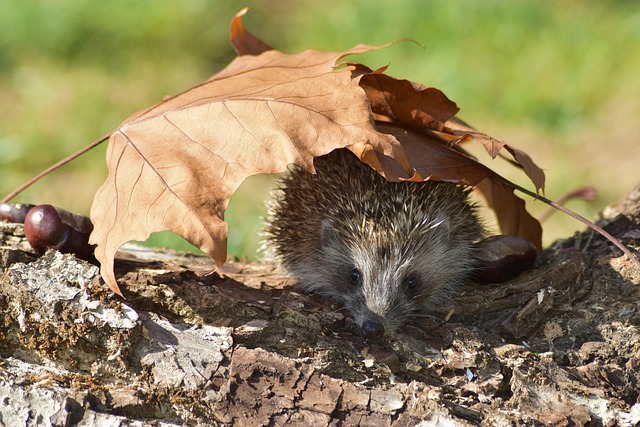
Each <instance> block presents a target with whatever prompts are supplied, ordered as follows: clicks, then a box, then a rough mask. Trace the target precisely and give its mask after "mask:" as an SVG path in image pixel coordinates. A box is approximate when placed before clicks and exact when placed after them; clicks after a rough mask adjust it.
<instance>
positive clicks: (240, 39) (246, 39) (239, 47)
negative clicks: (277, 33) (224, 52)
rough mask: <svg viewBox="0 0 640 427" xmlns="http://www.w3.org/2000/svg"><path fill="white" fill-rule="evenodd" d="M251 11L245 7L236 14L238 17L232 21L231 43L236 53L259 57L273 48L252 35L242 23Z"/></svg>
mask: <svg viewBox="0 0 640 427" xmlns="http://www.w3.org/2000/svg"><path fill="white" fill-rule="evenodd" d="M248 10H249V8H248V7H245V8H244V9H242V10H241V11H240V12H238V13H236V16H234V17H233V20H232V21H231V28H230V31H229V32H230V35H229V41H230V42H231V46H233V49H234V50H235V51H236V53H237V54H238V55H240V56H241V55H259V54H261V53H262V52H266V51H268V50H271V49H272V47H271V46H269V45H268V44H266V43H265V42H263V41H262V40H260V39H259V38H257V37H256V36H254V35H253V34H251V33H250V32H249V31H247V30H246V29H245V28H244V24H243V23H242V17H243V16H244V15H245V14H246V13H247V11H248Z"/></svg>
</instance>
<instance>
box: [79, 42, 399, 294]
mask: <svg viewBox="0 0 640 427" xmlns="http://www.w3.org/2000/svg"><path fill="white" fill-rule="evenodd" d="M371 49H375V48H374V47H369V46H363V45H360V46H356V47H355V48H353V49H351V50H348V51H345V52H337V53H335V52H332V53H324V52H318V51H305V52H301V53H299V54H295V55H286V54H283V53H281V52H278V51H275V50H269V51H266V52H264V53H262V54H260V55H258V56H250V55H244V56H240V57H237V58H236V59H235V60H234V61H233V62H231V64H229V66H228V67H227V68H226V69H224V70H222V71H221V72H220V73H218V74H217V75H215V76H213V77H212V78H211V79H209V80H207V81H206V82H205V83H203V84H201V85H199V86H196V87H194V88H193V89H191V90H189V91H186V92H184V93H182V94H180V95H178V96H175V97H172V98H169V99H167V100H166V101H164V102H161V103H159V104H157V105H155V106H154V107H151V108H149V109H146V110H143V111H141V112H139V113H137V114H134V115H133V116H132V117H131V118H129V119H128V120H127V121H125V122H124V123H123V124H122V125H121V126H120V127H119V128H118V129H117V130H115V131H114V132H113V134H112V136H111V138H110V140H109V147H108V150H107V163H108V167H109V174H108V177H107V180H106V181H105V183H104V184H103V185H102V186H101V187H100V189H99V190H98V192H97V193H96V196H95V198H94V202H93V205H92V208H91V220H92V221H93V223H94V224H95V229H94V231H93V233H92V235H91V242H93V243H95V244H97V247H96V252H95V253H96V258H97V259H98V260H99V261H100V263H101V272H102V275H103V277H104V279H105V281H106V282H107V283H108V285H109V286H110V287H111V288H112V289H113V290H114V291H115V292H118V293H119V290H118V287H117V284H116V281H115V276H114V274H113V257H114V256H115V253H116V251H117V250H118V248H119V247H120V246H121V245H122V244H124V243H126V242H128V241H131V240H145V239H147V238H148V237H149V235H150V234H151V233H153V232H156V231H163V230H169V231H173V232H175V233H177V234H179V235H180V236H182V237H184V238H185V239H186V240H188V241H189V242H191V243H193V244H194V245H196V246H198V247H199V248H200V249H202V250H203V251H204V252H206V253H207V254H208V255H209V256H211V257H212V258H213V259H214V260H216V262H217V263H218V264H219V265H220V264H222V263H224V261H225V258H226V236H227V226H226V224H225V222H224V211H225V209H226V207H227V204H228V201H229V199H230V198H231V196H232V195H233V193H234V191H235V190H236V188H237V187H238V186H239V185H240V183H242V181H244V179H246V178H247V177H248V176H251V175H254V174H258V173H276V172H281V171H284V170H285V169H286V168H287V165H289V164H291V163H295V164H298V165H300V166H302V167H304V168H306V169H308V170H312V167H313V166H312V164H313V158H314V156H321V155H323V154H326V153H328V152H329V151H331V150H333V149H335V148H340V147H345V146H348V145H352V144H356V143H360V144H365V143H366V144H371V145H373V146H374V147H376V149H377V150H380V151H382V152H393V148H390V146H391V145H393V144H396V141H395V140H394V138H393V137H391V136H389V135H386V134H381V133H378V132H376V130H375V127H374V125H373V120H372V117H371V111H370V109H369V104H368V101H367V98H366V96H365V94H364V92H363V91H362V89H360V88H359V87H358V85H357V84H356V83H355V82H353V81H352V79H351V71H352V67H348V66H347V67H344V68H341V69H339V70H334V69H333V68H334V65H335V63H336V61H337V60H339V59H340V58H342V57H343V56H345V55H349V54H352V53H359V52H364V51H367V50H371ZM396 145H397V144H396Z"/></svg>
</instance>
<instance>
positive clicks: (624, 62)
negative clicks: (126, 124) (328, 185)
mask: <svg viewBox="0 0 640 427" xmlns="http://www.w3.org/2000/svg"><path fill="white" fill-rule="evenodd" d="M244 6H249V7H250V12H249V14H248V15H247V16H245V25H246V26H247V28H249V29H250V30H251V31H252V32H254V34H256V35H258V36H259V37H261V38H262V39H263V40H264V41H266V42H267V43H269V44H270V45H272V46H274V47H276V48H278V49H280V50H283V51H285V52H297V51H300V50H303V49H307V48H316V49H321V50H334V51H337V50H344V49H347V48H349V47H351V46H353V45H355V44H357V43H368V44H383V43H386V42H388V41H391V40H396V39H403V38H407V39H412V40H415V41H417V42H418V43H420V44H421V45H422V46H423V47H420V46H418V45H417V44H415V43H399V44H396V45H394V46H392V47H389V48H387V49H384V50H382V51H379V52H375V53H370V54H366V55H361V56H359V57H354V59H355V60H357V61H359V62H363V63H365V64H367V65H369V66H371V67H373V68H376V67H379V66H383V65H387V64H388V65H389V69H388V73H389V74H392V75H394V76H396V77H402V78H407V79H410V80H413V81H417V82H420V83H423V84H426V85H430V86H435V87H437V88H439V89H441V90H442V91H444V93H445V94H447V95H448V96H449V98H451V99H452V100H454V101H455V102H456V103H457V104H458V106H459V107H460V108H461V113H460V116H461V117H462V118H463V119H465V120H466V121H468V122H470V123H471V124H473V125H475V126H476V127H478V128H479V129H481V130H483V131H485V132H487V133H489V134H491V135H493V136H495V137H497V138H500V139H503V140H506V141H508V142H510V143H512V144H513V145H515V146H517V147H519V148H521V149H523V150H524V151H525V152H527V153H528V154H530V155H531V156H532V157H533V158H534V159H535V160H536V161H537V163H538V164H539V165H540V166H541V167H543V168H544V169H545V171H546V173H547V189H546V195H547V196H548V197H550V198H557V197H559V196H560V195H561V194H563V193H565V192H567V191H569V190H570V189H573V188H575V187H578V186H582V185H587V184H589V185H594V186H596V187H597V189H598V190H599V197H598V199H597V200H596V201H595V202H591V203H587V202H581V201H574V202H571V203H570V204H569V207H570V208H572V209H574V210H576V211H578V212H580V213H582V214H583V215H585V216H586V217H588V218H594V217H596V215H597V213H598V212H599V211H600V210H602V209H603V207H604V206H606V205H608V204H611V203H613V202H615V201H616V200H619V199H621V198H622V197H623V196H624V195H625V194H626V193H627V192H628V191H629V190H631V188H632V187H633V186H634V185H635V184H637V183H638V182H639V181H640V179H639V177H640V173H639V172H638V171H639V166H640V136H638V135H639V133H640V132H639V131H640V74H639V70H640V6H639V5H638V4H637V2H634V1H624V0H617V1H614V0H598V1H595V0H584V1H578V0H565V1H562V2H557V1H551V0H535V1H533V0H523V1H520V2H517V3H515V2H504V1H497V0H457V1H449V0H431V1H424V0H396V1H394V2H381V1H372V0H368V1H365V0H351V1H340V0H337V1H329V2H317V1H312V0H296V1H293V0H272V1H266V0H262V1H258V0H255V1H236V0H182V1H181V2H175V1H170V0H137V1H135V2H131V1H125V0H110V1H109V2H76V1H72V0H48V1H45V0H39V1H30V2H21V1H18V0H9V1H8V3H5V4H4V6H3V12H2V14H0V35H1V36H0V111H1V112H2V113H1V114H2V120H0V194H3V195H4V194H6V193H8V192H9V191H11V190H12V189H13V188H15V187H16V186H17V185H19V184H21V183H22V182H24V181H25V180H27V179H28V178H30V177H31V176H33V175H35V174H36V173H37V172H38V171H40V170H42V169H44V168H45V167H47V166H49V165H50V164H52V163H54V162H56V161H58V160H59V159H61V158H63V157H65V156H66V155H68V154H70V153H71V152H73V151H75V150H77V149H79V148H81V147H83V146H85V145H87V144H88V143H89V142H91V141H92V140H94V139H96V138H98V137H100V136H101V135H104V134H106V133H107V132H109V131H110V130H112V129H113V128H115V127H116V126H118V125H119V124H120V123H121V122H122V120H124V119H125V118H126V117H128V116H129V115H130V114H131V113H133V112H135V111H137V110H140V109H142V108H144V107H146V106H148V105H150V104H152V103H156V102H158V101H159V100H160V99H162V97H163V96H165V95H168V94H175V93H178V92H181V91H183V90H185V89H187V88H189V87H191V86H193V85H195V84H197V83H199V82H201V81H203V80H205V79H206V78H208V77H209V76H210V75H212V74H214V73H215V72H217V71H219V70H220V69H222V68H223V67H224V66H225V65H226V64H227V63H228V62H229V61H230V60H231V59H232V58H233V57H234V52H233V51H232V49H231V47H230V46H229V45H228V42H227V38H228V24H229V21H230V19H231V18H232V16H233V15H234V14H235V13H236V12H237V11H238V10H240V9H241V8H242V7H244ZM105 149H106V147H100V148H98V149H96V150H94V151H93V152H91V153H89V154H87V155H85V156H84V157H82V158H81V159H78V160H76V161H74V162H73V163H71V164H70V165H68V166H66V167H65V168H63V169H62V170H59V171H57V172H55V173H54V174H52V175H50V176H49V177H47V178H45V179H44V180H42V181H40V182H39V183H38V184H37V185H36V186H34V187H32V188H31V189H29V190H28V191H26V192H25V193H23V194H22V195H21V196H19V197H18V198H17V199H15V201H16V202H31V203H51V204H55V205H57V206H60V207H63V208H66V209H68V210H72V211H75V212H80V213H84V214H88V212H89V209H90V206H91V202H92V200H93V194H94V193H95V191H96V189H97V188H98V187H99V185H100V184H101V183H102V181H103V180H104V179H105V177H106V166H105V164H104V154H105ZM486 163H487V164H488V165H489V166H490V167H492V168H495V169H497V170H498V171H500V172H502V173H503V174H505V175H506V176H507V177H508V178H510V179H512V180H513V181H515V182H517V183H519V184H522V185H525V186H527V187H528V188H531V186H530V185H529V184H528V182H527V180H526V179H525V178H524V177H522V176H521V174H519V173H517V172H514V171H512V170H511V168H509V167H506V168H503V167H502V166H500V165H498V161H496V162H495V164H494V162H491V161H488V162H486ZM270 185H271V180H270V178H264V177H257V178H254V179H252V180H251V182H249V183H246V184H245V185H243V186H242V187H241V189H240V191H239V192H238V193H237V194H236V196H235V197H234V199H233V200H232V203H231V206H230V208H229V210H228V212H227V215H226V218H227V221H228V222H229V224H230V236H229V252H230V254H232V255H236V256H239V257H243V258H253V257H255V254H256V248H257V247H258V240H259V238H258V234H259V230H260V221H259V217H260V216H261V215H263V214H264V208H263V203H264V201H265V200H266V199H267V198H268V191H269V187H270ZM529 202H530V201H528V204H529V205H531V208H530V209H531V211H532V212H534V214H535V215H538V214H539V213H540V212H542V211H543V210H545V207H544V206H543V205H541V204H539V203H529ZM544 228H545V239H544V241H545V243H547V244H548V243H550V242H552V241H553V240H555V239H557V238H562V237H568V236H570V235H571V234H573V233H574V232H575V230H577V229H580V228H582V226H581V225H580V224H578V223H576V222H575V221H574V220H573V219H570V218H567V217H565V216H564V215H561V214H556V215H554V216H553V217H551V219H549V220H548V221H547V222H546V223H545V224H544ZM151 243H152V244H160V245H173V246H175V245H176V239H173V238H171V237H168V236H167V235H161V236H154V238H153V241H152V242H151Z"/></svg>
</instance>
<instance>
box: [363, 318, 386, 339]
mask: <svg viewBox="0 0 640 427" xmlns="http://www.w3.org/2000/svg"><path fill="white" fill-rule="evenodd" d="M362 334H363V335H364V337H365V338H367V339H373V338H379V337H381V336H382V335H384V326H382V323H379V322H376V321H374V320H365V321H364V322H362Z"/></svg>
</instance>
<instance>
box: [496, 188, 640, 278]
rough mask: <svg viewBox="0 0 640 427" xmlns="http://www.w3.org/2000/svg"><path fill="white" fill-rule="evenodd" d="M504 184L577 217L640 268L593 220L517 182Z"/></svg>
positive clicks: (625, 250) (629, 253)
mask: <svg viewBox="0 0 640 427" xmlns="http://www.w3.org/2000/svg"><path fill="white" fill-rule="evenodd" d="M505 184H507V185H509V186H511V187H513V188H515V189H516V190H519V191H521V192H523V193H525V194H526V195H528V196H531V197H533V198H534V199H538V200H541V201H542V202H544V203H546V204H548V205H549V206H552V207H554V208H556V209H558V210H559V211H561V212H564V213H565V214H567V215H569V216H570V217H572V218H574V219H577V220H578V221H580V222H581V223H583V224H585V225H586V226H587V227H589V228H591V229H592V230H594V231H596V232H597V233H599V234H600V235H601V236H603V237H604V238H606V239H607V240H609V241H610V242H611V243H613V244H614V245H616V246H617V247H618V248H619V249H620V250H621V251H622V252H624V254H625V255H627V256H628V257H629V259H630V260H631V261H632V262H633V263H634V264H635V265H636V266H637V267H639V268H640V259H638V257H637V256H636V255H635V254H634V253H633V252H631V250H629V248H627V247H626V246H625V245H623V244H622V242H620V240H618V239H616V238H615V237H613V236H612V235H611V234H609V233H608V232H606V231H605V230H604V229H603V228H602V227H600V226H598V225H596V224H594V223H593V222H591V221H589V220H588V219H586V218H585V217H583V216H582V215H580V214H578V213H576V212H574V211H572V210H571V209H567V208H565V207H564V206H562V205H561V204H558V203H556V202H554V201H553V200H550V199H547V198H546V197H544V196H541V195H539V194H536V193H534V192H532V191H529V190H527V189H526V188H523V187H520V186H519V185H518V184H514V183H512V182H509V181H507V180H505Z"/></svg>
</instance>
